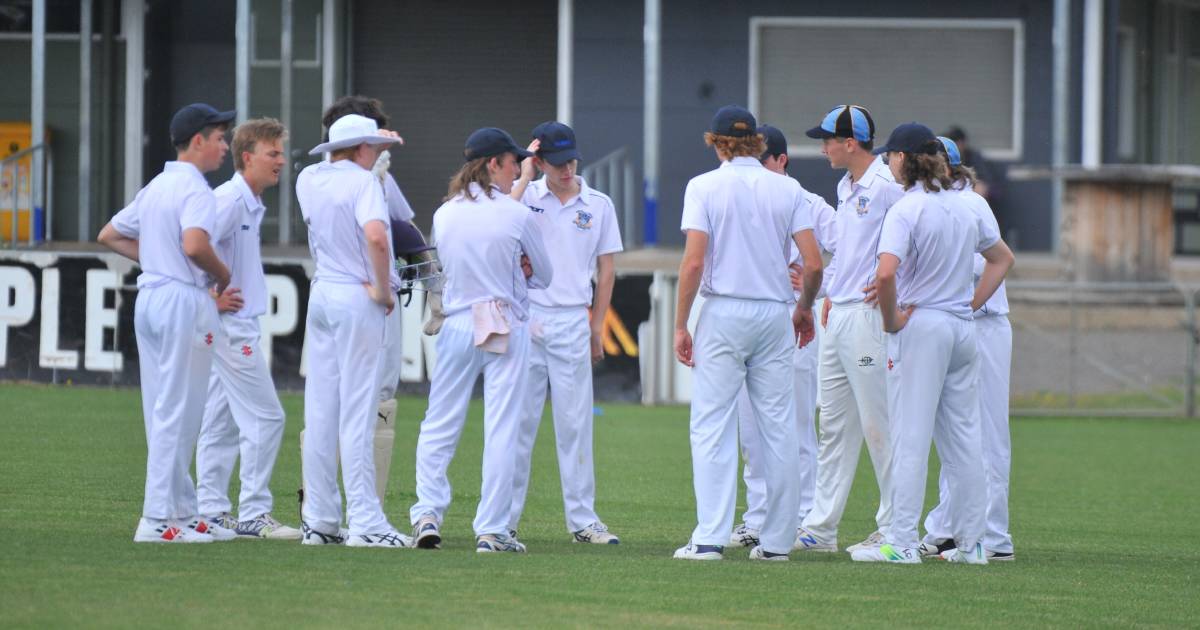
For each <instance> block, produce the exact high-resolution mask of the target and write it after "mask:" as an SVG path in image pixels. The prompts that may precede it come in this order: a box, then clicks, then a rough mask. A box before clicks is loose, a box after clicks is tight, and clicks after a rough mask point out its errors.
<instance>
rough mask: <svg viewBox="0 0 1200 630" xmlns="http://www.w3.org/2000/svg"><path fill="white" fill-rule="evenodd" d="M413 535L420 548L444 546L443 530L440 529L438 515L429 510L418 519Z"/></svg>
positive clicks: (439, 547)
mask: <svg viewBox="0 0 1200 630" xmlns="http://www.w3.org/2000/svg"><path fill="white" fill-rule="evenodd" d="M412 535H413V539H414V540H416V545H417V548H418V549H441V548H442V532H441V531H440V530H439V529H438V521H437V517H436V516H434V515H433V514H431V513H429V512H426V513H424V514H422V515H421V518H419V519H417V522H416V524H415V525H413V534H412Z"/></svg>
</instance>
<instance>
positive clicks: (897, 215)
mask: <svg viewBox="0 0 1200 630" xmlns="http://www.w3.org/2000/svg"><path fill="white" fill-rule="evenodd" d="M939 146H940V145H939V143H938V141H937V138H936V137H935V136H934V135H933V132H932V131H930V130H929V128H928V127H926V126H924V125H921V124H919V123H906V124H903V125H900V126H899V127H897V128H896V129H895V130H894V131H893V132H892V134H891V136H889V137H888V141H887V145H885V146H883V147H880V148H878V149H876V151H877V152H880V153H883V154H885V155H886V160H887V162H888V168H889V169H890V170H891V172H892V175H893V177H895V179H896V181H897V182H899V183H900V184H901V185H902V186H903V187H904V189H905V194H904V197H902V198H901V199H900V200H899V201H897V202H896V204H895V205H893V206H892V209H891V211H890V212H888V216H887V218H886V219H884V223H883V234H882V235H881V236H880V238H879V267H878V269H877V270H876V281H875V283H874V285H873V286H872V287H869V288H868V291H869V292H870V291H876V292H877V295H878V300H879V310H880V313H881V314H882V316H883V327H884V330H885V331H886V332H887V333H888V341H887V343H888V358H887V373H888V376H887V379H888V383H887V385H888V407H889V410H890V411H891V421H892V433H891V435H892V468H891V478H892V486H891V489H892V509H893V510H894V514H893V518H892V523H891V526H890V527H889V528H888V529H887V531H886V532H885V542H884V543H883V544H882V545H880V546H877V547H869V548H865V549H859V550H856V551H854V552H852V553H851V558H853V559H854V560H855V561H858V562H892V563H905V564H912V563H919V562H920V561H921V557H920V552H919V550H918V546H919V544H920V541H919V539H918V536H917V526H918V524H919V523H920V518H921V508H922V506H923V504H924V500H925V483H926V473H927V469H928V465H929V447H930V443H931V441H933V442H935V443H936V444H937V449H938V455H939V456H940V458H941V461H942V470H944V471H945V473H946V476H947V479H948V481H949V493H950V509H951V514H950V518H949V520H950V523H951V527H952V528H953V530H954V531H953V534H954V536H953V537H954V539H955V540H956V541H957V544H958V548H957V549H955V550H953V551H948V552H946V554H945V555H944V556H943V557H944V558H946V559H947V560H950V561H953V562H966V563H971V564H987V557H986V556H985V554H984V552H983V547H982V545H981V544H980V539H981V538H982V537H983V532H984V513H985V503H986V499H987V485H986V481H985V479H984V471H983V463H982V458H983V453H982V447H983V441H982V435H981V429H980V420H979V396H978V391H977V390H976V378H977V372H978V368H979V361H978V355H977V351H976V345H975V328H974V324H973V322H972V321H971V313H972V312H973V311H974V310H976V308H977V307H978V306H981V305H982V304H983V303H984V302H985V301H986V300H987V299H988V298H990V297H991V296H992V294H993V293H994V292H995V290H996V287H998V286H999V285H1000V282H1001V281H1003V279H1004V275H1005V274H1006V273H1007V272H1008V269H1009V268H1010V267H1011V266H1012V262H1013V256H1012V252H1011V251H1009V249H1008V246H1006V245H1005V244H1004V242H1003V241H1001V240H1000V235H999V233H997V232H996V230H995V229H994V228H993V227H992V226H991V224H990V223H989V222H987V221H984V220H983V219H982V217H981V216H980V215H979V214H977V213H975V212H973V211H971V209H969V208H967V207H966V206H965V204H964V203H963V197H962V195H960V194H958V193H957V192H955V191H953V190H951V188H952V186H953V183H952V182H951V181H950V177H949V175H950V173H949V169H948V167H947V165H946V160H945V159H944V158H943V157H942V156H941V155H940V154H939V152H938V147H939ZM977 252H979V253H982V254H983V257H984V259H985V261H986V262H985V265H984V269H983V273H982V274H981V276H980V280H979V284H978V286H977V287H976V285H975V282H974V281H973V277H972V275H973V274H972V268H973V263H972V258H973V256H974V254H975V253H977Z"/></svg>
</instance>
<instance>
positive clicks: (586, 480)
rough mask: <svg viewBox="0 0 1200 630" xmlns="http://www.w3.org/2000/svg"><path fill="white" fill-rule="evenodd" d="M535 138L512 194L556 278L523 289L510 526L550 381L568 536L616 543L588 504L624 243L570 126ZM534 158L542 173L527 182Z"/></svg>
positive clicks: (548, 126)
mask: <svg viewBox="0 0 1200 630" xmlns="http://www.w3.org/2000/svg"><path fill="white" fill-rule="evenodd" d="M533 138H534V140H535V141H537V143H538V151H537V152H536V154H535V156H534V157H533V158H532V159H529V160H525V162H524V163H523V164H522V177H521V179H520V180H518V182H517V183H515V184H514V185H513V191H512V195H511V196H512V197H513V198H514V199H517V200H519V201H521V202H522V203H524V204H525V205H526V206H529V208H530V209H532V210H533V211H534V212H536V213H538V214H541V215H542V216H543V218H544V221H543V227H544V229H545V234H544V237H545V242H546V247H547V253H548V254H549V256H550V263H551V265H552V267H553V269H554V282H552V283H551V284H550V286H549V287H547V288H545V289H534V290H531V291H530V292H529V302H530V314H529V317H530V326H529V328H530V337H531V341H530V344H531V345H530V350H529V397H528V399H527V400H526V406H525V410H524V414H523V417H522V418H521V427H520V433H519V435H518V441H517V462H516V471H515V479H514V487H513V503H512V512H511V514H510V516H509V521H508V528H509V530H510V533H512V534H513V536H514V537H515V536H516V534H515V532H516V530H517V525H518V524H519V523H520V520H521V513H522V512H523V511H524V509H525V494H526V492H527V491H528V490H529V469H530V465H531V463H532V459H533V444H534V440H535V439H536V438H537V431H538V425H540V424H541V421H542V408H543V406H544V405H545V403H546V387H547V386H549V388H550V400H551V405H552V408H553V411H554V442H555V446H556V447H557V450H558V474H559V478H560V480H561V483H562V494H563V511H564V513H565V514H566V521H567V531H568V532H570V533H571V535H572V536H573V540H574V541H575V542H580V543H593V544H601V545H603V544H609V545H615V544H618V543H619V542H620V539H618V538H617V536H616V534H613V533H612V532H610V531H608V527H607V526H606V525H605V524H604V523H603V522H601V521H600V517H599V516H596V509H595V503H596V475H595V467H594V465H593V461H592V409H593V405H592V363H593V362H596V361H600V360H601V359H603V358H604V344H603V331H604V317H605V315H606V314H607V313H608V305H609V302H610V301H611V299H612V290H613V283H614V281H615V278H616V275H615V274H614V272H613V254H614V253H616V252H619V251H621V250H622V249H623V248H622V246H621V233H620V229H619V226H618V225H617V213H616V210H615V209H614V208H613V203H612V200H611V199H609V197H608V195H605V194H604V193H602V192H599V191H597V190H594V189H592V188H590V187H588V185H587V182H585V181H584V179H583V177H581V176H579V175H577V174H576V169H577V168H578V166H579V160H580V154H579V149H578V147H577V146H576V142H575V131H574V130H573V129H571V128H570V127H568V126H567V125H564V124H562V123H560V122H554V121H551V122H545V123H542V124H540V125H538V126H537V127H535V128H534V129H533ZM526 165H528V166H526ZM535 166H536V168H537V170H540V171H541V172H542V174H543V176H542V178H541V179H539V180H537V181H534V182H532V183H531V182H530V181H529V180H530V178H532V176H533V171H534V167H535ZM593 276H594V277H595V278H596V289H595V291H594V292H593V290H592V278H593ZM589 306H590V307H591V312H590V315H591V319H590V321H589V311H588V307H589Z"/></svg>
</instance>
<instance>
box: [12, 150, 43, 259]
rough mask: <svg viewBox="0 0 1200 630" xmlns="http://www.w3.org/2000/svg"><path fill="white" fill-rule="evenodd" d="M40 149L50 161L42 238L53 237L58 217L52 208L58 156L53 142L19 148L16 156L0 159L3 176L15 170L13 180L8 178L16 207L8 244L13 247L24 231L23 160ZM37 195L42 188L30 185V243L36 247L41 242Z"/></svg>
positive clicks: (13, 206) (18, 241)
mask: <svg viewBox="0 0 1200 630" xmlns="http://www.w3.org/2000/svg"><path fill="white" fill-rule="evenodd" d="M38 151H41V152H42V154H43V156H44V157H45V160H46V163H45V170H44V172H45V177H43V178H42V182H43V187H44V190H45V198H46V203H45V206H44V207H43V209H42V216H43V217H44V219H43V229H42V237H43V238H44V239H45V240H49V238H50V228H51V217H53V216H54V215H53V213H52V212H51V210H50V209H51V208H52V207H53V206H54V204H53V201H54V156H53V153H52V152H51V151H50V145H48V144H35V145H33V146H31V147H29V148H26V149H21V150H20V151H17V152H16V153H13V154H12V155H10V156H8V157H5V158H4V159H0V176H3V175H4V173H5V171H10V173H11V174H10V175H9V179H8V181H9V183H10V185H11V186H12V190H11V191H10V195H11V197H10V200H11V203H12V206H11V210H12V216H11V219H12V232H10V233H9V243H8V244H9V245H10V246H11V247H18V246H20V238H19V234H20V216H21V212H20V207H19V206H20V203H19V202H20V192H21V182H20V175H21V160H22V159H24V158H25V157H26V156H29V157H31V158H33V157H36V155H35V154H36V153H37V152H38ZM37 198H38V191H36V190H33V187H32V186H30V190H29V239H28V241H27V243H26V245H27V246H29V247H33V246H34V245H37V242H38V234H37Z"/></svg>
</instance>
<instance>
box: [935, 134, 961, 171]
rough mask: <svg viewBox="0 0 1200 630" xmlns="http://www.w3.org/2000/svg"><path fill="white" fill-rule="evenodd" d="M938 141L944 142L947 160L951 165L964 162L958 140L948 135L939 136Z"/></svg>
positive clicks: (943, 147)
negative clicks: (959, 150)
mask: <svg viewBox="0 0 1200 630" xmlns="http://www.w3.org/2000/svg"><path fill="white" fill-rule="evenodd" d="M938 141H940V142H941V143H942V150H943V151H944V152H945V153H946V161H947V162H949V163H950V166H958V165H960V164H962V154H961V153H959V152H958V143H957V142H955V141H953V140H951V139H950V138H947V137H946V136H938Z"/></svg>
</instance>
